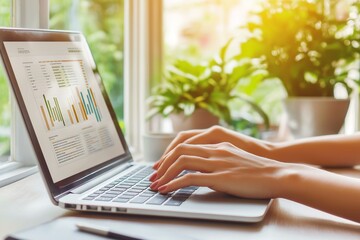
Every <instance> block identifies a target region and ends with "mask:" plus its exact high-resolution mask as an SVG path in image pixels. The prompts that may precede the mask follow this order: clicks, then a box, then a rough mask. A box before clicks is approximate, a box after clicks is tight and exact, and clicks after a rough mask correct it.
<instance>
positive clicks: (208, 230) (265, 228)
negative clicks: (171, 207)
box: [0, 170, 360, 240]
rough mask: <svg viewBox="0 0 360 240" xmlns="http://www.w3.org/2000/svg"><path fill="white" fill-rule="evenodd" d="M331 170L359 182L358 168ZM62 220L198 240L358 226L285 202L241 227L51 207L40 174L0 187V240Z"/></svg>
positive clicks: (319, 235)
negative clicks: (126, 225)
mask: <svg viewBox="0 0 360 240" xmlns="http://www.w3.org/2000/svg"><path fill="white" fill-rule="evenodd" d="M335 172H338V173H341V174H345V175H349V176H354V177H359V178H360V170H336V171H335ZM329 201H331V199H329ZM359 204H360V202H359ZM359 214H360V213H359ZM67 216H77V217H84V218H103V219H115V220H117V219H121V220H123V221H130V222H134V221H135V222H141V223H146V224H148V225H153V226H156V227H157V228H159V229H160V227H161V228H165V229H167V230H170V231H174V232H181V233H184V234H187V235H190V236H193V237H195V238H198V239H292V240H293V239H327V240H331V239H336V240H339V239H340V240H345V239H360V224H357V223H353V222H351V221H347V220H344V219H341V218H338V217H335V216H332V215H329V214H326V213H323V212H320V211H318V210H315V209H312V208H309V207H306V206H303V205H301V204H297V203H294V202H291V201H288V200H284V199H277V200H275V201H274V202H273V204H272V206H271V208H270V210H269V212H268V214H267V215H266V217H265V219H264V221H263V222H261V223H257V224H243V223H224V222H216V221H200V220H186V219H173V218H158V217H142V216H125V215H124V216H115V215H103V214H84V213H78V212H71V211H67V210H63V209H61V208H59V207H56V206H53V205H52V204H51V202H50V200H49V198H48V196H47V193H46V190H45V187H44V185H43V183H42V180H41V178H40V176H39V174H35V175H33V176H30V177H28V178H26V179H23V180H21V181H19V182H16V183H14V184H11V185H9V186H6V187H4V188H1V189H0V239H3V238H4V237H5V236H6V235H8V234H9V233H11V232H14V231H19V230H22V229H24V228H29V227H32V226H35V225H38V224H41V223H44V222H46V221H50V220H52V219H55V218H58V217H67Z"/></svg>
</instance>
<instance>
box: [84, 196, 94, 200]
mask: <svg viewBox="0 0 360 240" xmlns="http://www.w3.org/2000/svg"><path fill="white" fill-rule="evenodd" d="M94 199H95V197H90V196H89V197H86V198H84V200H94Z"/></svg>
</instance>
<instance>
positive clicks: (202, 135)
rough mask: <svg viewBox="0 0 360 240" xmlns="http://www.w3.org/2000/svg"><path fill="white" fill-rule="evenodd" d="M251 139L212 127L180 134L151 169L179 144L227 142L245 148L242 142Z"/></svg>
mask: <svg viewBox="0 0 360 240" xmlns="http://www.w3.org/2000/svg"><path fill="white" fill-rule="evenodd" d="M250 139H251V138H249V137H247V136H244V135H241V134H239V133H237V132H234V131H231V130H228V129H226V128H224V127H220V126H214V127H211V128H208V129H200V130H189V131H183V132H180V133H179V134H178V135H177V136H176V138H175V139H174V140H173V141H172V142H171V143H170V145H169V146H168V147H167V149H166V151H165V152H164V154H163V156H162V157H161V158H160V160H159V161H157V162H156V163H155V164H154V166H153V168H154V169H158V168H159V167H160V166H161V165H162V162H163V161H164V159H165V157H166V155H167V154H168V153H169V152H171V151H172V150H173V149H174V148H175V147H176V146H178V145H179V144H181V143H185V144H216V143H222V142H229V143H232V144H233V145H235V146H238V147H239V145H242V146H241V148H243V149H244V148H245V144H243V143H244V141H250Z"/></svg>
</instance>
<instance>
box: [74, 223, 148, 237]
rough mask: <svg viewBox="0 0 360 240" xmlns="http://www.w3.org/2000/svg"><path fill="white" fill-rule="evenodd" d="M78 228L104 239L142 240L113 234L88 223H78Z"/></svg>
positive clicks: (107, 229) (108, 230) (106, 229)
mask: <svg viewBox="0 0 360 240" xmlns="http://www.w3.org/2000/svg"><path fill="white" fill-rule="evenodd" d="M76 227H77V228H78V229H79V230H80V231H82V232H86V233H91V234H96V235H99V236H103V237H108V238H112V239H119V240H142V239H141V238H137V237H131V236H128V235H124V234H121V233H117V232H113V231H111V230H110V229H109V228H106V227H101V226H96V225H93V224H88V223H78V224H76Z"/></svg>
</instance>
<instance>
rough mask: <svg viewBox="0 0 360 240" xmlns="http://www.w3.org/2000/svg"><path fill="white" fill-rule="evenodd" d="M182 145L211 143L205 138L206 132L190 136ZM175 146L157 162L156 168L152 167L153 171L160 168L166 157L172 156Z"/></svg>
mask: <svg viewBox="0 0 360 240" xmlns="http://www.w3.org/2000/svg"><path fill="white" fill-rule="evenodd" d="M182 143H187V144H207V143H212V141H211V140H210V139H209V137H206V132H202V133H199V134H197V135H195V136H192V137H190V138H188V139H187V140H185V141H184V142H182ZM179 145H180V144H178V145H177V146H179ZM177 146H175V147H174V148H172V150H171V151H169V152H167V153H166V154H165V155H163V156H162V157H161V159H160V160H159V162H158V163H157V164H156V166H154V169H159V168H160V167H161V165H162V164H163V163H164V161H165V159H166V158H167V157H168V155H170V154H172V151H173V150H174V149H176V147H177Z"/></svg>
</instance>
